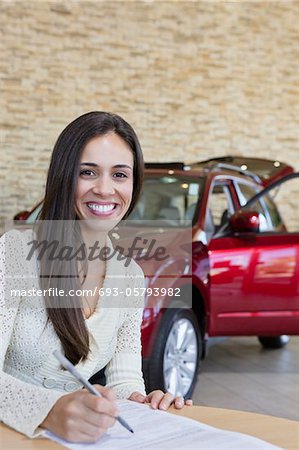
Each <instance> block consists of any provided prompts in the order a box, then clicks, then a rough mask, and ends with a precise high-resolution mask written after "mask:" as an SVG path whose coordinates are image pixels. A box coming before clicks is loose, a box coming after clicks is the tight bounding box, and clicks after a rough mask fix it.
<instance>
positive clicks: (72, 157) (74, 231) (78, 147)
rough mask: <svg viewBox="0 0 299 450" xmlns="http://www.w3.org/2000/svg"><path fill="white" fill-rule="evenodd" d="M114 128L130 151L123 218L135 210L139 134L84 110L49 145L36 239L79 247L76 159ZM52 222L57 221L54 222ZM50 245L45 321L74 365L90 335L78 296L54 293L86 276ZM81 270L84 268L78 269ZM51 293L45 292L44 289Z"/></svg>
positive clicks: (43, 261) (44, 265) (43, 262)
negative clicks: (129, 183)
mask: <svg viewBox="0 0 299 450" xmlns="http://www.w3.org/2000/svg"><path fill="white" fill-rule="evenodd" d="M111 132H114V133H115V134H117V135H118V136H119V137H120V138H122V139H123V140H124V142H126V144H127V145H128V146H129V147H130V149H131V150H132V153H133V158H134V168H133V194H132V200H131V203H130V206H129V208H128V211H127V212H126V215H125V216H124V218H126V217H127V216H128V215H129V214H130V213H131V212H132V210H133V209H134V207H135V205H136V203H137V201H138V197H139V194H140V190H141V186H142V179H143V170H144V163H143V156H142V151H141V147H140V144H139V141H138V138H137V136H136V134H135V132H134V130H133V128H132V127H131V125H129V124H128V123H127V122H126V121H125V120H124V119H122V118H121V117H120V116H118V115H116V114H112V113H107V112H100V111H94V112H89V113H86V114H84V115H82V116H80V117H78V118H77V119H75V120H74V121H73V122H71V123H70V124H69V125H67V127H66V128H65V129H64V130H63V131H62V133H61V134H60V136H59V137H58V139H57V141H56V144H55V146H54V149H53V153H52V158H51V162H50V167H49V171H48V177H47V184H46V192H45V198H44V202H43V206H42V210H41V213H40V216H39V222H38V224H37V227H36V234H37V240H38V242H39V243H42V242H46V243H48V244H49V243H52V242H53V241H55V242H56V241H59V245H60V246H64V247H65V246H70V248H73V249H74V248H78V246H79V245H81V244H82V237H81V233H80V229H79V226H78V220H77V219H78V217H77V213H76V207H75V192H76V187H77V182H78V176H79V165H80V158H81V154H82V152H83V149H84V148H85V146H86V145H87V144H88V142H89V141H90V140H91V139H93V138H95V137H98V136H103V135H106V134H108V133H111ZM53 221H55V222H53ZM52 250H53V248H52V246H50V245H49V246H48V247H47V248H44V252H43V257H42V258H40V284H41V288H42V289H43V290H48V289H49V288H54V289H55V288H56V291H55V290H54V291H53V290H52V293H51V295H50V294H47V295H45V296H44V298H45V304H46V309H47V314H48V319H49V320H50V322H51V323H52V325H53V327H54V330H55V332H56V334H57V335H58V337H59V339H60V341H61V344H62V347H63V350H64V352H65V355H66V357H67V358H68V359H69V360H70V361H72V363H73V364H77V363H78V362H79V361H80V360H84V359H86V358H87V355H88V353H89V335H88V331H87V328H86V325H85V320H84V316H83V311H82V303H81V298H78V297H69V296H68V295H65V296H64V297H63V298H60V297H59V296H57V295H53V292H54V293H55V292H58V290H57V289H63V291H64V292H65V293H69V292H70V291H69V289H71V288H72V289H74V290H76V289H77V288H80V287H81V285H82V283H81V282H80V277H79V272H80V273H81V275H82V273H85V274H86V268H87V260H86V259H84V258H83V260H82V261H81V262H80V268H78V260H76V259H75V258H71V259H70V260H69V261H65V260H63V261H61V259H59V258H56V259H53V258H51V257H49V256H51V255H50V254H51V251H52ZM81 270H82V272H81ZM47 292H49V291H47Z"/></svg>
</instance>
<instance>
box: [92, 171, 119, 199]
mask: <svg viewBox="0 0 299 450" xmlns="http://www.w3.org/2000/svg"><path fill="white" fill-rule="evenodd" d="M92 190H93V192H94V193H95V194H98V195H101V196H102V197H109V196H110V195H113V194H114V193H115V189H114V183H113V180H112V179H111V177H110V176H109V175H101V176H100V177H99V178H98V179H97V180H96V181H95V184H94V186H93V189H92Z"/></svg>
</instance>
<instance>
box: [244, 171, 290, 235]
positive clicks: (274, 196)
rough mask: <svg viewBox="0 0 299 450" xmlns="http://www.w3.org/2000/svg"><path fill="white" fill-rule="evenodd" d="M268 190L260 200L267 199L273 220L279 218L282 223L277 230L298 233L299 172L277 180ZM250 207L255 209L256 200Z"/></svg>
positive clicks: (278, 220) (278, 221)
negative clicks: (298, 200)
mask: <svg viewBox="0 0 299 450" xmlns="http://www.w3.org/2000/svg"><path fill="white" fill-rule="evenodd" d="M267 191H268V192H267ZM267 191H266V192H263V193H262V194H261V197H260V198H259V199H258V200H261V201H263V200H264V201H265V203H266V204H267V205H268V210H269V213H270V214H271V218H272V220H273V222H274V221H275V220H277V223H279V224H280V226H278V227H277V230H276V231H278V232H279V231H288V232H289V233H298V231H299V209H298V205H297V199H298V198H299V174H295V173H294V174H293V175H289V176H288V177H285V179H284V180H281V181H280V182H277V183H276V184H275V185H274V186H273V187H272V188H271V186H270V187H269V188H268V190H267ZM273 205H274V208H273ZM271 208H273V210H272V209H271ZM250 209H255V202H254V203H252V204H251V205H250ZM277 216H278V217H277Z"/></svg>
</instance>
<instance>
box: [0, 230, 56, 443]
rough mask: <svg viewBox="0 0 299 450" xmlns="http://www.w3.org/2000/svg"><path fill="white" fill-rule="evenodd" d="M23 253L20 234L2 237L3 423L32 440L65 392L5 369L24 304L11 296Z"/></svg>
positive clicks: (0, 373) (0, 368)
mask: <svg viewBox="0 0 299 450" xmlns="http://www.w3.org/2000/svg"><path fill="white" fill-rule="evenodd" d="M21 252H22V242H21V239H20V238H19V232H16V231H14V232H9V233H7V234H6V235H4V236H2V237H1V238H0V330H1V331H0V343H1V346H0V388H1V389H0V392H1V393H0V421H2V422H4V423H5V424H6V425H8V426H10V427H12V428H14V429H15V430H17V431H19V432H21V433H23V434H25V435H27V436H28V437H36V436H38V435H41V434H42V433H43V432H44V430H42V429H41V428H38V426H39V424H40V423H41V422H42V421H43V420H44V419H45V417H46V416H47V415H48V413H49V411H50V410H51V408H52V407H53V405H54V404H55V402H56V401H57V400H58V398H60V397H61V396H62V395H65V393H63V392H59V391H54V390H50V389H45V388H42V387H39V386H35V385H32V384H29V383H26V382H24V381H21V380H19V379H17V378H15V377H13V376H12V375H9V374H7V373H5V372H4V370H3V367H4V361H5V355H6V352H7V349H8V347H9V344H10V340H11V336H12V333H13V328H14V322H15V319H16V317H17V314H18V308H19V305H20V301H21V299H20V297H18V296H16V295H11V294H10V289H16V286H15V283H16V278H15V273H16V272H18V271H20V269H21V266H20V261H21V260H22V254H21ZM20 257H21V258H20ZM21 282H22V281H21V280H20V284H21ZM24 339H26V337H24ZM32 357H34V355H33V356H32Z"/></svg>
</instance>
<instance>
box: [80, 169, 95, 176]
mask: <svg viewBox="0 0 299 450" xmlns="http://www.w3.org/2000/svg"><path fill="white" fill-rule="evenodd" d="M80 175H85V176H87V177H90V176H92V175H94V172H93V171H92V170H90V169H85V170H81V171H80Z"/></svg>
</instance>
